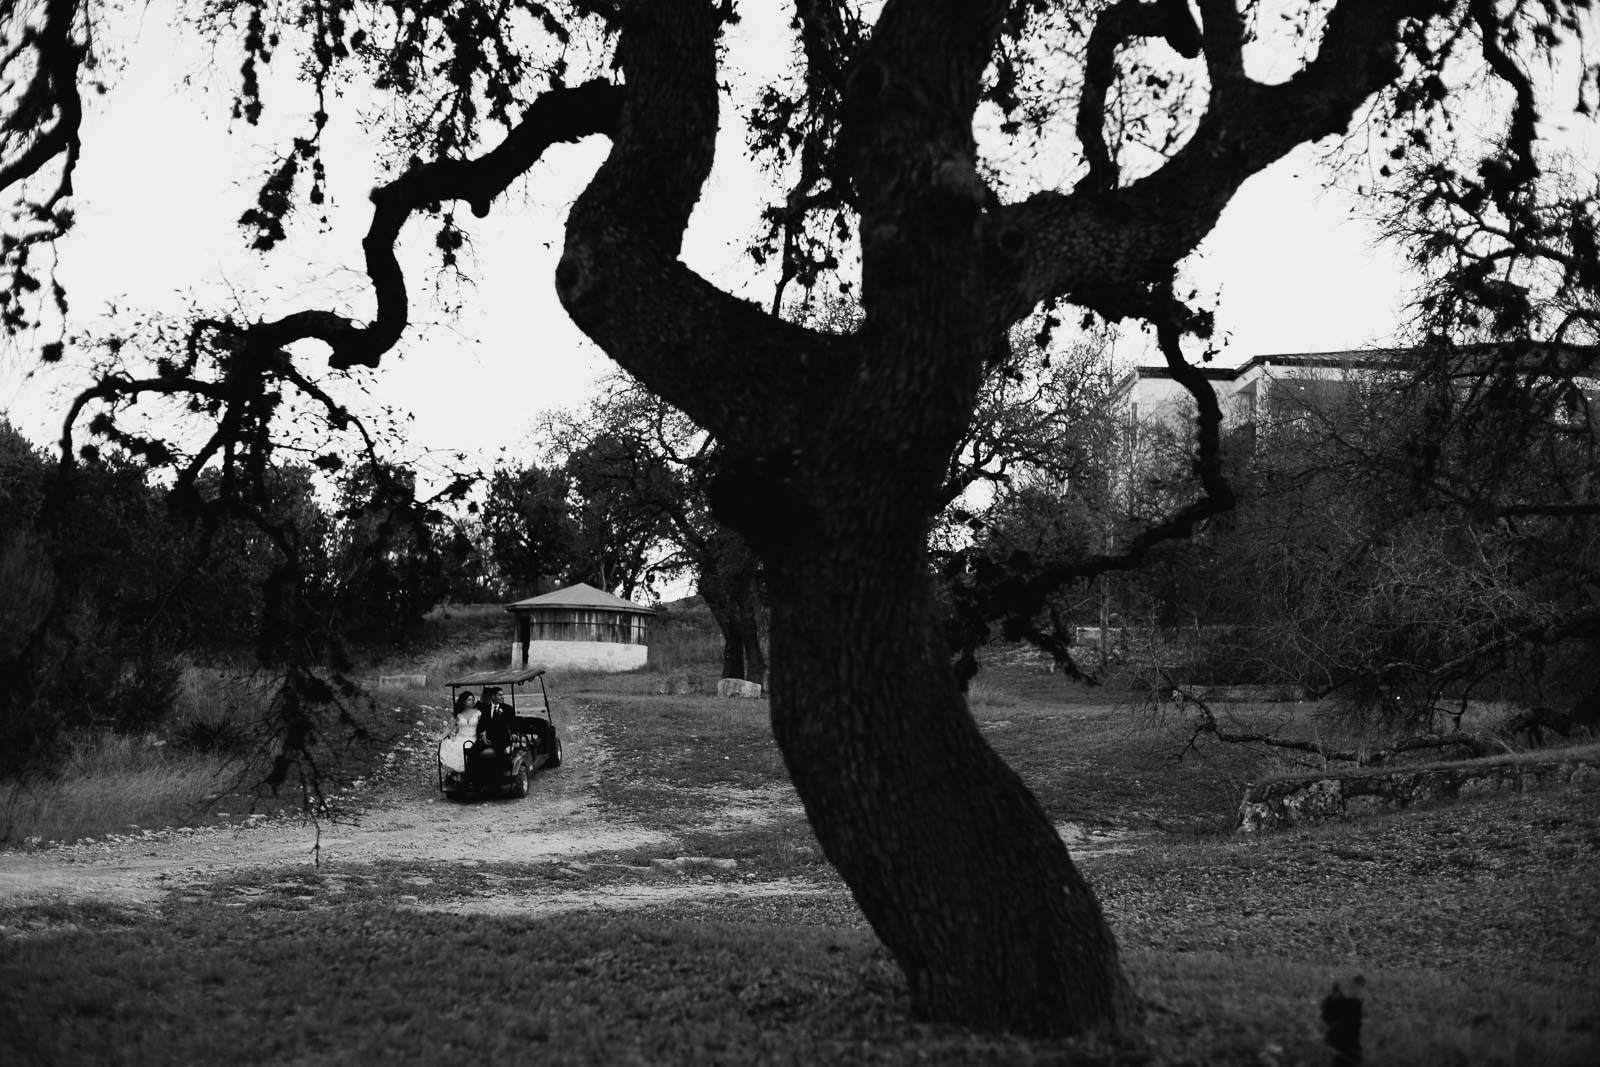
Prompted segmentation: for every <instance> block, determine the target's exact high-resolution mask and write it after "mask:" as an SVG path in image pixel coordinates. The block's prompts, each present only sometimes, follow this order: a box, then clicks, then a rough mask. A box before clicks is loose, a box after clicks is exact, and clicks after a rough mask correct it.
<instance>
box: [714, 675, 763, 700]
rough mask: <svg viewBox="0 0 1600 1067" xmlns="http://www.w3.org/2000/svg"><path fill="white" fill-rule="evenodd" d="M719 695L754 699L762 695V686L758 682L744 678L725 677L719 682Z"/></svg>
mask: <svg viewBox="0 0 1600 1067" xmlns="http://www.w3.org/2000/svg"><path fill="white" fill-rule="evenodd" d="M717 696H719V697H743V698H745V699H747V700H754V699H756V698H758V697H760V696H761V686H760V684H759V683H757V682H747V681H745V680H744V679H743V678H723V679H721V680H719V681H718V682H717Z"/></svg>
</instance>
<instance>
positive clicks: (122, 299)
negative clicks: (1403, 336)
mask: <svg viewBox="0 0 1600 1067" xmlns="http://www.w3.org/2000/svg"><path fill="white" fill-rule="evenodd" d="M757 6H759V5H757ZM156 8H157V5H151V6H150V7H148V8H144V9H141V10H143V11H144V12H145V14H144V15H143V18H144V19H145V20H146V21H145V22H143V23H142V24H139V25H137V26H135V27H133V34H132V36H131V38H130V41H129V43H128V44H127V45H125V46H124V49H123V51H124V53H125V56H126V65H125V67H124V68H123V70H122V71H121V72H120V73H119V74H118V75H117V77H116V79H115V89H114V91H113V92H112V93H110V94H108V95H107V96H105V97H101V98H98V99H96V100H94V101H92V102H91V108H90V111H89V114H88V116H87V118H86V121H85V126H84V131H83V136H84V154H83V159H82V162H81V166H80V169H79V171H78V174H77V177H76V179H75V187H76V194H77V195H76V198H75V204H76V208H77V213H78V222H77V226H76V228H75V230H74V232H73V234H72V235H71V236H70V237H69V238H68V239H67V240H65V241H64V242H62V247H61V266H60V268H59V276H60V278H61V280H62V281H63V282H64V284H66V286H67V287H68V290H69V292H70V295H71V299H72V301H73V308H74V314H75V315H77V316H91V317H92V316H94V315H96V314H98V313H100V312H101V311H102V310H103V309H106V308H109V307H111V306H113V305H114V306H116V307H118V308H120V309H124V310H125V311H126V310H128V309H141V308H145V309H160V310H163V311H166V312H168V313H172V314H181V313H182V312H183V311H184V309H185V307H186V306H188V303H189V302H198V303H199V304H201V305H202V306H207V307H215V306H222V307H234V308H236V309H237V310H238V311H240V312H241V313H243V314H246V315H253V316H267V315H276V314H281V313H284V312H287V311H290V310H294V309H297V308H301V307H308V306H317V305H319V304H320V303H324V302H326V301H327V300H328V299H329V298H330V297H336V296H339V295H341V294H342V295H343V296H345V297H348V298H349V299H350V301H351V302H350V303H349V304H348V305H347V306H348V308H349V309H350V310H351V311H352V312H353V313H355V314H357V315H365V314H367V313H368V312H369V311H370V298H369V297H368V296H367V295H366V292H367V291H366V288H365V278H364V276H363V275H362V274H361V273H360V270H359V267H360V262H361V260H360V246H359V241H360V236H361V235H362V234H363V233H364V232H365V229H366V223H367V201H366V194H367V192H368V191H369V190H370V188H371V187H372V186H373V185H374V184H375V183H376V182H377V181H379V180H381V177H380V174H379V172H378V171H377V170H376V169H375V168H374V165H373V161H372V156H373V153H374V150H375V146H374V145H373V144H372V143H371V141H370V139H369V138H367V137H366V136H365V135H364V134H363V133H362V131H361V128H360V126H359V124H357V123H355V122H352V121H349V115H348V110H349V109H348V108H346V109H342V110H337V109H336V112H335V122H336V126H335V128H334V132H335V136H334V138H333V146H332V150H331V152H330V159H329V166H330V194H331V211H330V218H331V221H332V225H331V227H330V228H329V230H328V232H327V233H319V232H318V231H319V227H317V226H316V225H315V220H312V219H309V218H301V219H300V221H299V222H298V223H296V226H297V227H298V229H296V230H294V231H292V232H291V236H292V242H291V243H290V244H289V245H286V246H285V247H284V248H283V249H282V251H281V253H280V254H276V255H269V256H263V255H260V254H257V253H253V252H250V251H248V250H247V248H246V247H245V246H246V244H247V239H246V237H245V236H244V234H243V233H242V231H240V230H239V228H238V227H237V226H236V225H235V220H236V219H237V217H238V215H239V214H240V213H241V212H242V211H243V210H244V209H245V208H246V207H248V206H249V205H250V203H251V202H252V200H253V196H254V187H253V185H252V182H253V181H254V180H256V179H257V177H258V175H259V174H260V173H261V172H262V170H263V164H264V163H265V162H266V161H267V160H268V159H269V156H268V154H267V152H266V150H265V149H263V148H262V147H260V146H259V145H257V144H255V143H254V141H253V138H252V136H251V135H252V133H253V131H251V130H249V129H248V128H246V127H243V126H242V125H240V124H238V123H230V121H229V120H228V118H227V115H228V109H229V103H230V100H231V95H230V94H231V92H232V84H231V78H232V70H233V69H234V67H233V64H231V63H219V64H217V67H218V68H220V70H219V69H214V68H213V66H212V65H211V64H210V62H209V61H208V58H209V57H208V54H207V53H205V52H204V50H203V49H202V48H201V47H200V46H199V45H197V44H196V43H195V42H192V41H190V42H187V43H183V42H174V41H173V40H172V38H171V34H170V31H169V30H168V29H167V28H166V27H165V26H162V25H160V24H159V23H157V22H154V21H152V20H154V19H156V17H157V16H156V14H154V13H153V12H154V11H155V10H156ZM782 31H783V25H782V20H781V19H780V20H769V21H768V22H767V23H763V22H762V21H761V20H759V19H756V20H752V19H747V20H746V28H745V30H744V31H743V32H746V33H749V34H751V35H752V36H753V38H754V42H755V43H754V44H753V45H752V46H751V47H750V49H749V50H748V51H747V52H736V53H734V55H733V57H732V58H733V62H735V63H741V62H742V63H743V65H744V66H745V68H746V69H747V70H750V71H751V72H753V73H756V74H757V75H759V73H760V71H759V69H758V68H759V67H760V64H761V59H760V57H761V56H762V55H763V53H764V51H765V52H766V53H770V51H771V49H772V48H774V47H778V45H777V41H778V39H779V38H778V35H779V34H781V33H782ZM763 34H765V35H767V39H763V37H762V35H763ZM724 81H725V82H732V83H734V84H740V83H741V82H742V83H744V84H748V85H760V84H762V83H763V82H764V79H763V78H761V77H759V76H757V77H755V78H747V79H740V78H737V77H725V79H724ZM267 89H268V92H267V94H266V95H267V107H268V111H267V120H266V121H267V123H268V126H269V127H270V125H271V122H272V120H273V118H274V116H277V115H290V114H296V113H304V112H303V110H301V109H300V108H297V107H296V106H295V103H294V101H293V99H292V96H293V93H294V92H296V91H297V90H296V89H295V88H294V87H293V86H290V85H282V84H277V83H274V82H270V81H269V82H268V84H267ZM286 97H288V98H287V99H286ZM723 114H724V130H723V138H722V143H721V144H720V146H719V151H718V164H717V168H716V170H715V171H714V172H713V175H712V178H711V180H710V183H709V185H708V187H707V189H706V192H705V195H704V196H703V197H702V201H701V205H700V207H699V209H698V210H697V211H696V214H695V216H694V219H693V221H692V223H691V228H690V232H689V235H688V239H687V241H686V245H685V253H684V258H685V260H686V262H687V263H688V264H689V265H690V266H691V267H693V268H694V269H696V270H698V271H700V272H701V273H702V274H705V275H706V276H707V277H710V278H712V279H713V280H715V281H717V282H718V283H719V284H721V285H723V286H724V287H725V288H728V289H729V290H731V291H733V292H735V293H736V294H738V295H741V296H744V297H747V298H750V299H753V300H758V301H762V302H765V301H767V300H769V299H770V287H769V285H770V283H767V284H763V280H762V279H761V277H760V276H759V275H758V274H756V273H755V272H754V269H753V265H752V263H751V261H750V260H749V259H748V257H747V256H745V254H744V243H743V242H744V239H745V235H747V234H748V233H749V232H751V230H752V228H753V225H754V223H755V220H756V218H757V216H758V214H759V211H760V208H761V205H762V200H761V197H760V191H761V188H762V187H761V179H760V176H759V175H758V174H756V173H755V172H754V170H753V168H752V166H751V165H750V164H749V163H748V161H746V160H745V159H744V158H743V155H744V154H743V151H742V134H741V131H740V130H739V128H738V124H737V122H736V121H735V118H736V114H737V113H736V111H735V110H734V107H733V106H729V105H728V103H727V102H726V100H725V102H724V112H723ZM341 115H343V116H344V117H343V118H342V119H341V117H340V116H341ZM279 132H280V133H281V132H283V131H281V130H280V131H279ZM605 151H606V144H605V143H604V141H603V140H600V139H591V140H590V141H589V142H586V143H584V144H580V145H576V146H558V147H556V148H554V149H552V150H551V152H550V153H548V155H547V157H546V159H545V160H544V161H542V162H541V163H540V164H539V165H538V167H537V168H536V169H535V171H534V172H533V173H532V174H531V175H530V177H529V179H528V180H526V181H525V182H523V183H520V185H519V186H518V187H514V189H513V191H512V194H511V195H510V197H509V198H508V199H509V201H510V202H503V203H499V204H497V205H496V206H495V208H494V210H493V211H492V212H491V214H490V215H489V217H488V218H487V219H484V220H474V219H472V218H471V217H470V216H469V215H468V214H467V213H466V212H465V211H463V212H462V213H461V216H462V218H463V219H464V220H465V222H466V224H467V232H468V235H469V239H470V242H471V243H470V246H469V253H470V254H469V256H468V257H466V259H465V260H464V262H465V264H466V268H467V271H468V273H469V274H470V276H471V278H472V280H471V281H468V282H463V283H460V284H458V285H447V286H445V287H444V289H443V290H441V291H440V292H439V293H438V294H435V293H434V291H433V287H432V284H431V283H430V281H429V279H428V277H427V271H426V264H427V263H428V262H429V261H430V259H429V256H428V246H429V243H430V241H431V237H432V233H431V228H430V227H429V226H428V224H427V222H426V220H423V221H420V222H418V221H414V222H413V223H412V224H411V226H410V227H409V228H408V230H407V233H406V237H405V241H404V244H403V247H402V259H403V261H406V262H408V263H410V264H411V267H410V269H409V270H408V279H409V280H410V283H411V286H412V293H413V305H414V310H413V321H414V322H415V324H416V325H415V326H414V328H413V331H412V333H411V334H409V335H408V337H407V339H406V341H405V342H404V344H403V346H402V349H401V350H400V351H399V353H398V354H391V355H390V356H389V357H386V358H385V360H384V366H383V368H382V370H381V372H380V373H379V374H377V375H375V376H374V377H373V379H372V382H371V391H372V395H373V398H374V402H375V403H383V404H388V405H391V406H393V407H395V408H397V409H399V410H401V411H403V412H406V413H408V414H409V418H410V421H409V422H407V423H406V424H405V425H404V428H403V436H404V446H403V448H404V452H405V453H408V454H409V455H410V456H412V457H416V456H421V455H426V454H430V453H449V452H454V451H457V450H460V451H465V452H467V453H468V454H469V455H470V456H472V457H474V458H476V459H477V460H479V461H480V462H482V463H484V464H490V463H493V462H494V458H495V456H496V455H497V454H498V451H499V450H500V449H502V448H507V449H510V450H511V453H512V454H513V455H514V456H518V457H522V458H525V457H526V456H527V452H528V449H529V442H530V435H531V433H532V431H533V429H534V428H535V426H536V425H537V424H538V421H539V418H540V415H541V413H543V412H545V411H547V410H550V409H557V408H563V407H572V406H575V405H578V404H580V403H581V402H582V401H583V400H584V399H585V397H586V396H587V395H588V394H589V392H590V391H591V390H592V388H593V386H594V383H595V382H596V381H597V380H598V379H599V378H600V377H601V376H603V375H604V374H606V373H607V372H608V371H609V370H610V367H611V365H610V363H609V361H608V360H606V358H605V357H604V356H603V355H602V354H601V353H599V352H598V350H596V349H595V348H594V347H593V345H592V344H590V343H589V342H588V341H587V339H585V338H584V337H583V335H582V334H581V333H579V331H578V330H577V329H576V328H575V327H574V326H572V324H571V323H570V321H569V320H568V319H567V317H566V314H565V312H564V311H563V310H562V309H561V307H560V305H559V303H558V302H557V300H556V297H555V293H554V286H553V284H552V280H551V279H552V277H553V273H554V270H555V265H556V261H557V259H558V257H559V255H560V249H561V224H562V221H563V219H564V217H565V213H566V209H567V207H568V206H569V205H570V204H571V202H572V200H573V198H574V197H575V196H576V195H577V193H578V192H579V191H580V190H581V189H582V188H583V186H584V184H585V182H586V180H587V178H588V176H589V175H590V174H592V172H593V170H594V168H595V167H597V166H598V165H599V163H600V161H601V160H602V159H603V158H604V154H605ZM173 157H175V158H176V159H178V160H181V165H180V166H173V165H170V164H169V163H168V162H167V159H168V158H173ZM1364 210H1365V205H1363V204H1362V203H1361V202H1360V201H1359V200H1358V199H1356V198H1355V197H1353V196H1352V195H1351V194H1349V193H1346V192H1342V191H1339V190H1332V191H1326V190H1324V189H1323V188H1322V182H1321V175H1320V171H1319V169H1318V167H1317V165H1316V160H1315V156H1314V153H1313V152H1312V151H1310V150H1306V149H1302V150H1301V151H1300V152H1299V153H1296V154H1295V155H1294V156H1291V157H1290V158H1288V159H1286V160H1285V161H1283V162H1282V163H1280V164H1279V165H1278V166H1276V167H1274V168H1272V169H1271V170H1269V171H1267V172H1265V173H1263V174H1261V175H1258V176H1257V177H1255V178H1254V179H1252V180H1251V181H1250V182H1249V183H1247V184H1246V186H1245V187H1244V189H1243V190H1242V191H1241V193H1240V194H1239V195H1238V196H1237V197H1236V198H1235V201H1234V204H1233V205H1232V206H1231V207H1230V208H1229V209H1228V211H1227V212H1226V213H1225V214H1224V216H1223V218H1222V220H1221V222H1220V223H1219V225H1218V226H1217V228H1216V229H1215V231H1214V232H1213V233H1212V234H1211V235H1210V236H1209V237H1208V238H1207V239H1206V241H1205V242H1204V243H1203V245H1202V246H1201V248H1200V250H1199V251H1198V252H1197V253H1196V254H1195V255H1194V256H1192V257H1191V258H1190V260H1189V261H1188V262H1187V263H1186V264H1185V268H1184V271H1185V277H1186V278H1187V279H1188V280H1190V281H1191V282H1192V283H1193V284H1195V285H1196V286H1197V287H1198V288H1199V289H1200V291H1201V292H1202V293H1212V292H1215V293H1217V294H1218V296H1219V297H1220V301H1219V303H1218V308H1219V314H1218V325H1219V329H1220V331H1221V336H1222V337H1223V339H1224V341H1225V348H1224V351H1223V355H1222V358H1223V359H1224V360H1226V361H1228V362H1236V361H1243V360H1244V359H1247V358H1249V357H1251V356H1253V355H1258V354H1263V353H1281V352H1300V351H1325V350H1335V349H1344V348H1354V347H1360V346H1362V345H1366V344H1373V343H1384V342H1386V341H1389V340H1391V339H1392V338H1393V336H1394V333H1395V330H1396V328H1397V325H1398V323H1399V321H1400V317H1401V314H1402V309H1403V306H1404V302H1405V300H1406V298H1407V295H1408V282H1407V280H1406V275H1405V268H1404V265H1403V263H1402V262H1401V260H1400V257H1399V254H1398V252H1397V251H1396V250H1394V249H1392V248H1388V247H1381V246H1379V245H1378V243H1377V234H1376V229H1375V228H1374V227H1373V225H1372V224H1371V223H1370V222H1369V221H1367V220H1366V219H1365V218H1364V217H1363V216H1364ZM453 304H459V307H460V310H459V313H453V312H452V311H451V305H453ZM1127 347H1128V349H1129V351H1128V352H1125V353H1123V354H1124V355H1132V356H1133V357H1135V358H1136V357H1137V356H1139V355H1140V354H1141V352H1140V349H1141V342H1139V341H1138V340H1137V339H1136V338H1135V339H1130V340H1129V342H1128V344H1127ZM32 370H33V361H32V352H31V351H29V350H25V349H19V350H14V351H11V352H8V353H5V354H3V355H0V409H4V410H5V411H6V413H7V415H8V417H9V418H11V420H12V421H13V423H15V424H16V425H17V426H18V427H19V428H20V429H22V430H23V432H24V433H26V434H27V435H28V436H29V437H30V438H32V439H33V440H35V441H36V442H39V443H44V442H46V441H53V440H54V439H55V437H56V436H57V435H58V433H59V422H60V412H61V411H62V410H63V409H64V407H65V405H66V402H67V400H68V398H69V397H70V394H71V393H72V392H73V391H75V390H76V389H77V388H79V387H81V386H82V384H83V382H84V372H83V371H82V369H81V367H80V368H73V367H65V368H63V369H61V370H59V371H55V372H53V373H44V372H40V373H30V372H31V371H32Z"/></svg>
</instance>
